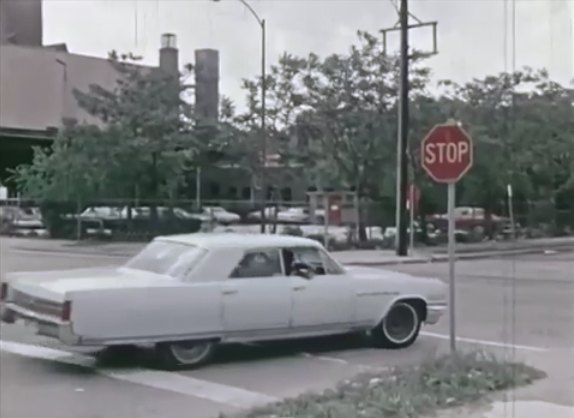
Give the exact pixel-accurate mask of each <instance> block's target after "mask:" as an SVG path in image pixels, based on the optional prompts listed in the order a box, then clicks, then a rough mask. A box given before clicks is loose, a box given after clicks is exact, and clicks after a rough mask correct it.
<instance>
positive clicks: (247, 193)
mask: <svg viewBox="0 0 574 418" xmlns="http://www.w3.org/2000/svg"><path fill="white" fill-rule="evenodd" d="M241 198H242V199H244V200H249V199H251V188H249V187H244V188H243V189H242V190H241Z"/></svg>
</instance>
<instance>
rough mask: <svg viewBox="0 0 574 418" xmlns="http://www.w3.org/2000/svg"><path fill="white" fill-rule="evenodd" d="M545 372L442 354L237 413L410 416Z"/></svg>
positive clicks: (265, 417)
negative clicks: (323, 390)
mask: <svg viewBox="0 0 574 418" xmlns="http://www.w3.org/2000/svg"><path fill="white" fill-rule="evenodd" d="M544 376H545V375H544V373H542V372H540V371H538V370H536V369H533V368H530V367H528V366H525V365H523V364H516V363H506V362H502V361H500V360H498V359H497V358H495V357H494V356H493V355H491V354H488V353H485V352H473V353H467V354H458V355H455V356H452V355H447V356H443V357H439V358H436V359H432V360H428V361H426V362H424V363H423V364H421V365H419V366H409V367H402V368H395V369H393V370H390V371H388V372H384V373H381V374H364V375H361V376H358V377H357V378H355V379H351V380H347V381H344V382H342V383H341V384H340V385H339V386H338V387H337V388H336V389H332V390H328V391H326V392H324V393H322V394H305V395H302V396H300V397H299V398H296V399H289V400H286V401H283V402H279V403H276V404H273V405H269V406H265V407H262V408H258V409H255V410H252V411H248V412H244V413H242V414H239V415H236V417H237V418H271V417H275V418H277V417H297V418H415V417H420V416H422V415H425V414H430V413H432V412H435V411H436V410H439V409H444V408H450V407H455V406H460V405H463V404H466V403H470V402H474V401H477V400H479V399H481V398H483V397H485V396H487V395H488V394H490V393H493V392H495V391H499V390H504V389H509V388H512V387H517V386H523V385H526V384H529V383H531V382H533V381H534V380H536V379H541V378H543V377H544ZM221 417H222V418H225V417H226V416H225V415H222V416H221Z"/></svg>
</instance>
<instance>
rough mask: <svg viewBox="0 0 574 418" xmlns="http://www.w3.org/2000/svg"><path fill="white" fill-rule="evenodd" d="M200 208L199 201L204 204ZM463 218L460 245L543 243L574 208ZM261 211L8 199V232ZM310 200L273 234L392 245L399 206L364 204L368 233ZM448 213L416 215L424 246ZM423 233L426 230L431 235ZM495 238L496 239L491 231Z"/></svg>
mask: <svg viewBox="0 0 574 418" xmlns="http://www.w3.org/2000/svg"><path fill="white" fill-rule="evenodd" d="M198 203H199V204H198ZM460 209H461V210H460V214H459V215H457V218H456V226H457V230H458V231H457V234H458V235H457V237H458V238H459V240H460V241H470V242H473V241H481V240H484V239H488V238H494V239H509V238H511V237H512V236H514V235H515V236H516V237H518V238H538V237H551V236H565V235H571V234H572V233H573V231H574V209H556V208H555V205H553V204H551V202H536V203H530V204H528V205H516V206H515V208H514V218H515V224H514V228H512V224H511V222H510V218H509V216H508V214H493V215H488V216H486V215H485V214H484V211H482V210H481V209H480V208H470V209H472V210H470V211H465V208H460ZM261 212H262V211H261V207H260V206H258V205H257V203H256V202H254V201H252V200H206V201H202V202H197V201H196V200H185V199H178V200H169V201H168V200H165V201H157V200H156V201H145V200H138V201H135V200H130V199H100V200H97V201H92V202H86V203H81V202H65V201H57V202H43V203H39V202H34V201H32V200H26V199H4V200H1V201H0V233H2V234H3V235H12V236H14V235H25V236H45V237H51V238H65V239H89V238H96V239H107V240H119V241H145V240H150V239H152V238H153V237H155V236H157V235H167V234H177V233H194V232H200V231H203V232H208V231H215V232H223V231H232V232H241V233H259V232H261V223H262V221H261ZM310 212H311V209H310V206H309V203H308V202H307V201H290V202H283V201H276V202H272V203H270V204H269V205H268V206H267V207H266V209H265V221H266V222H265V223H266V227H265V232H267V233H283V234H291V235H300V236H306V237H310V238H313V239H317V240H319V241H321V242H324V243H326V244H328V245H329V246H330V247H331V248H338V247H346V248H347V247H352V248H381V247H392V246H393V245H394V241H395V235H396V228H395V212H394V206H393V204H392V202H389V201H384V202H372V201H363V202H361V203H360V220H361V221H360V228H357V225H355V224H349V223H347V224H345V223H341V224H333V223H332V222H331V223H329V222H327V223H326V222H325V217H324V214H325V212H324V210H322V209H320V210H317V213H310ZM445 224H446V220H445V217H444V215H443V214H435V215H431V216H426V217H425V220H424V222H423V220H422V219H420V217H418V216H416V217H415V223H414V231H415V232H414V234H415V240H416V241H417V242H424V243H425V244H430V245H433V244H440V243H441V242H442V241H444V239H446V235H445V233H444V225H445ZM423 228H425V229H426V231H425V232H423ZM489 229H490V230H493V231H494V233H493V234H492V235H491V236H489V234H488V233H487V231H488V230H489Z"/></svg>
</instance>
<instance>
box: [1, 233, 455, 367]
mask: <svg viewBox="0 0 574 418" xmlns="http://www.w3.org/2000/svg"><path fill="white" fill-rule="evenodd" d="M446 300H447V298H446V288H445V285H444V284H443V283H442V282H441V281H439V280H436V279H425V278H416V277H413V276H409V275H406V274H402V273H396V272H392V271H388V270H381V269H369V268H345V267H343V266H341V265H340V264H339V263H337V262H336V261H335V260H334V259H333V258H332V257H331V255H330V254H329V253H328V252H327V251H325V249H324V248H323V247H322V246H321V245H320V244H319V243H317V242H315V241H313V240H310V239H306V238H301V237H290V236H278V235H266V234H261V235H249V234H232V233H226V234H225V233H224V234H187V235H175V236H164V237H159V238H156V239H155V240H153V241H152V242H151V243H150V244H148V245H147V246H146V247H145V248H144V249H143V250H142V251H141V252H140V253H139V254H137V255H136V256H135V257H134V258H132V259H131V260H129V261H128V262H127V263H126V264H125V265H123V266H121V267H119V268H111V269H99V268H98V269H79V270H67V271H51V272H29V273H26V272H22V273H12V274H8V275H7V276H6V281H5V282H4V283H3V284H2V286H1V301H2V302H1V305H0V306H1V308H0V309H1V318H2V320H3V321H4V322H8V323H12V322H14V321H15V320H17V319H25V320H27V322H28V323H29V324H33V326H35V327H36V328H37V331H38V333H39V334H40V335H44V336H48V337H54V338H57V339H59V340H60V341H62V342H63V343H65V344H69V345H79V346H92V345H93V346H117V345H126V344H154V345H155V347H156V353H157V355H158V358H159V359H160V360H161V362H162V364H163V365H164V366H165V367H167V368H178V367H195V366H199V365H201V364H203V363H205V362H206V361H208V359H209V358H210V356H211V355H212V354H213V352H214V348H215V347H216V345H217V344H220V343H227V342H251V341H266V340H277V339H290V338H300V337H309V336H325V335H334V334H343V333H350V332H365V333H367V334H368V335H369V336H370V338H371V339H372V342H373V343H374V345H376V346H379V347H389V348H402V347H407V346H410V345H411V344H412V343H413V342H414V341H415V340H416V338H417V336H418V334H419V330H420V327H421V324H423V323H428V324H434V323H436V322H437V321H438V320H439V318H440V317H441V315H442V314H443V312H444V311H445V309H446V307H447V304H446Z"/></svg>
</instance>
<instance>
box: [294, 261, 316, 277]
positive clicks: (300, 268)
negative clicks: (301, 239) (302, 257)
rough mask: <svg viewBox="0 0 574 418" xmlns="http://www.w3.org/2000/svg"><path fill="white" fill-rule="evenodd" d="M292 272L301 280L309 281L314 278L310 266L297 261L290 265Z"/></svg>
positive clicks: (313, 272) (313, 271)
mask: <svg viewBox="0 0 574 418" xmlns="http://www.w3.org/2000/svg"><path fill="white" fill-rule="evenodd" d="M292 269H293V270H292V271H293V274H295V276H299V277H302V278H303V279H310V278H311V277H313V276H314V274H315V270H314V269H313V267H312V266H311V265H310V264H307V263H304V262H302V261H297V262H295V263H293V264H292Z"/></svg>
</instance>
